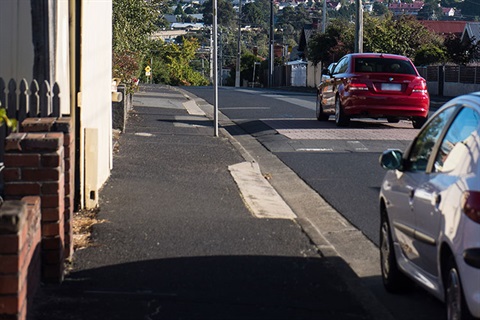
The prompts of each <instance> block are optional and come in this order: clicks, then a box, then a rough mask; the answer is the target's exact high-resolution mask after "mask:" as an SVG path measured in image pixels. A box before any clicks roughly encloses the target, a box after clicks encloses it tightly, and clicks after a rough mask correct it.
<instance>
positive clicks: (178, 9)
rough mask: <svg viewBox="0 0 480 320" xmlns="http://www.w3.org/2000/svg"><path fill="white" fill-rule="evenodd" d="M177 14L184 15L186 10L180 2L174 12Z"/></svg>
mask: <svg viewBox="0 0 480 320" xmlns="http://www.w3.org/2000/svg"><path fill="white" fill-rule="evenodd" d="M173 14H175V15H180V16H181V15H184V14H185V11H183V8H182V5H181V4H178V5H177V7H176V8H175V11H174V12H173Z"/></svg>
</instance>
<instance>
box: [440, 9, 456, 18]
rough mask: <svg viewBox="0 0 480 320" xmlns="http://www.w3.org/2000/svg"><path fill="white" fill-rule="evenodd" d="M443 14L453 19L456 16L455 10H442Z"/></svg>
mask: <svg viewBox="0 0 480 320" xmlns="http://www.w3.org/2000/svg"><path fill="white" fill-rule="evenodd" d="M442 13H443V15H444V16H446V17H453V16H454V15H455V9H454V8H442Z"/></svg>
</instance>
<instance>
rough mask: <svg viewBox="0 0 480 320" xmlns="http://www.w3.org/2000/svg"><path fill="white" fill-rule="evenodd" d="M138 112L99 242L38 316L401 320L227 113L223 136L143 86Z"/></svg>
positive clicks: (170, 91) (96, 234)
mask: <svg viewBox="0 0 480 320" xmlns="http://www.w3.org/2000/svg"><path fill="white" fill-rule="evenodd" d="M133 105H134V107H133V111H132V112H131V114H130V115H129V119H128V122H127V127H126V130H125V132H124V133H123V134H121V136H120V138H119V140H118V151H117V152H116V153H115V155H114V162H113V165H114V168H113V170H112V174H111V177H110V178H109V180H108V182H107V183H106V185H105V186H104V188H103V189H102V190H101V192H100V212H99V213H98V216H97V218H98V219H99V220H102V221H103V223H99V224H96V225H95V226H94V228H93V234H92V239H93V241H94V245H92V246H89V247H87V248H85V249H82V250H78V251H76V252H75V255H74V261H73V267H72V270H71V272H70V273H69V274H68V275H67V276H66V278H65V281H64V282H63V284H62V285H60V286H57V285H42V288H41V289H40V291H39V293H38V294H37V297H36V301H35V308H34V310H32V311H31V312H30V315H29V318H30V319H49V320H54V319H62V320H64V319H316V320H319V319H329V320H330V319H334V320H347V319H389V318H391V317H390V315H389V314H388V313H387V312H386V311H385V310H384V309H383V307H382V306H381V305H380V304H378V303H377V302H376V300H375V298H374V297H373V296H372V295H371V293H370V292H369V291H368V290H366V289H365V288H364V287H363V286H362V285H361V283H360V281H359V279H358V278H357V276H356V275H355V273H354V272H353V271H352V270H351V268H350V266H349V264H350V262H349V263H347V262H346V261H344V260H343V259H342V258H340V255H338V254H337V251H336V248H335V247H334V246H333V245H332V244H331V243H330V242H328V241H326V240H325V239H324V238H323V237H322V232H321V230H318V228H315V227H314V225H318V224H321V223H322V221H321V220H320V221H315V223H313V222H312V221H310V220H309V219H313V218H308V217H306V216H305V215H303V214H302V211H309V209H308V208H307V207H305V206H306V205H309V204H311V203H310V202H309V201H312V200H309V201H304V203H303V204H302V203H300V202H302V201H299V200H298V199H297V200H295V199H294V197H295V196H299V197H300V195H299V194H298V193H299V192H300V191H301V190H299V189H298V188H296V187H295V186H296V185H301V183H302V182H301V181H297V180H298V178H295V177H293V176H290V175H291V173H290V172H288V170H287V169H286V168H283V167H281V164H277V162H275V161H273V160H272V159H271V158H269V157H270V156H271V155H270V156H269V155H267V154H265V153H264V152H265V150H261V147H260V146H258V145H255V142H254V141H252V140H251V139H249V137H248V135H245V134H244V133H242V132H241V130H240V129H238V128H236V127H235V126H234V125H233V124H232V123H230V122H228V119H225V118H223V117H222V118H221V119H220V121H221V125H222V128H221V130H220V137H214V136H213V126H212V125H213V122H212V120H211V119H210V118H209V117H210V116H211V115H209V111H208V106H205V105H202V103H198V101H195V100H194V99H191V98H189V97H187V96H186V95H185V93H184V92H182V91H181V90H180V89H176V88H170V87H166V86H154V85H152V86H145V87H142V88H141V90H140V92H138V93H137V94H135V96H134V99H133ZM210 107H211V106H210ZM205 112H206V114H205ZM227 127H228V128H227ZM246 144H250V145H248V146H247V145H246ZM256 148H257V149H256ZM252 150H258V154H255V153H252ZM267 163H268V164H269V165H270V167H269V168H268V169H269V170H270V171H269V172H272V175H273V176H271V175H270V174H266V173H265V171H264V170H262V165H263V164H267ZM274 165H275V166H276V167H272V166H274ZM267 167H268V166H267ZM262 172H263V173H262ZM277 172H283V173H285V177H283V178H282V179H280V178H279V175H277ZM295 179H297V180H295ZM288 184H289V185H290V190H291V192H290V193H289V194H286V193H285V192H277V191H276V189H278V190H285V186H286V185H288ZM271 185H274V186H275V185H276V186H277V187H279V188H275V189H274V188H272V187H271ZM282 186H283V187H282ZM284 199H286V200H287V201H286V202H285V201H283V200H284ZM317 201H318V200H317ZM287 203H288V205H287ZM292 203H293V204H294V205H292ZM310 209H311V210H310V211H314V212H316V213H318V214H317V216H319V217H317V218H318V219H328V218H329V213H328V212H327V211H328V209H327V208H326V207H325V214H324V215H322V212H323V211H322V212H319V211H318V210H320V211H321V210H322V206H320V207H318V206H317V207H315V208H314V210H313V208H310ZM322 216H323V217H322ZM329 220H331V219H329ZM324 225H325V228H326V227H327V224H324ZM339 242H343V239H339ZM358 249H359V248H357V250H358ZM364 258H365V257H364ZM367 259H368V257H367Z"/></svg>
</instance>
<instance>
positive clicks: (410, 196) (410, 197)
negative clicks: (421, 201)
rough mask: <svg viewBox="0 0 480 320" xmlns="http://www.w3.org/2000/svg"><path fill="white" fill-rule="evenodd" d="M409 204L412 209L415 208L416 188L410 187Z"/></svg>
mask: <svg viewBox="0 0 480 320" xmlns="http://www.w3.org/2000/svg"><path fill="white" fill-rule="evenodd" d="M408 189H409V192H408V204H409V205H410V209H411V210H413V197H414V196H415V189H413V188H408Z"/></svg>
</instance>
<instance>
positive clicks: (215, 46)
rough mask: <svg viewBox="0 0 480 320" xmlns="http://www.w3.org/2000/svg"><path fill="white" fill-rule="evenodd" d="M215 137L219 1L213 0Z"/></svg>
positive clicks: (215, 123) (216, 126)
mask: <svg viewBox="0 0 480 320" xmlns="http://www.w3.org/2000/svg"><path fill="white" fill-rule="evenodd" d="M212 4H213V88H214V90H213V91H214V97H213V129H214V132H213V135H214V136H215V137H218V63H217V62H218V61H217V60H218V47H217V0H213V3H212Z"/></svg>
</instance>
